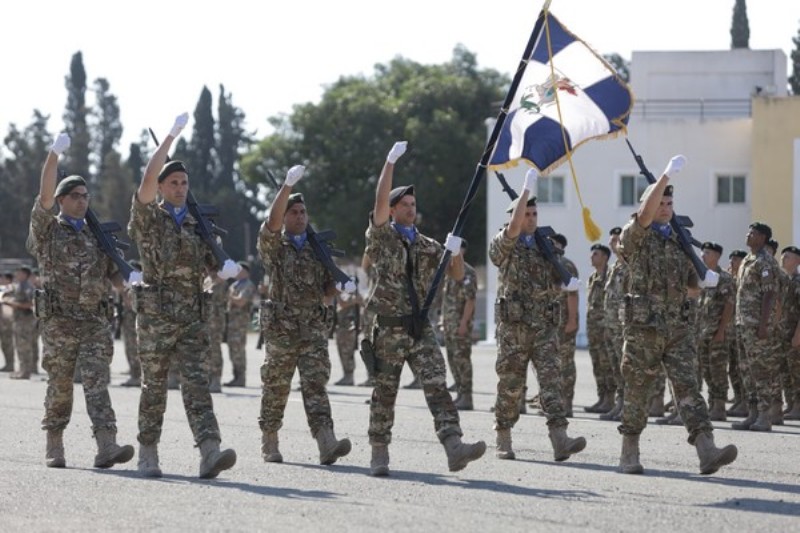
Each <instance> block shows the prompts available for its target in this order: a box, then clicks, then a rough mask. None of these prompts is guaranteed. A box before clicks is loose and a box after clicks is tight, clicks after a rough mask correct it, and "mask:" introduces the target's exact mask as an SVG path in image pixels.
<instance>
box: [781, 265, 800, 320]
mask: <svg viewBox="0 0 800 533" xmlns="http://www.w3.org/2000/svg"><path fill="white" fill-rule="evenodd" d="M781 274H782V278H783V283H782V284H781V329H782V330H783V331H784V332H785V333H787V334H789V335H793V334H794V330H795V328H796V327H797V323H798V322H799V321H800V274H798V273H794V274H792V275H791V276H789V275H788V274H786V273H785V272H781Z"/></svg>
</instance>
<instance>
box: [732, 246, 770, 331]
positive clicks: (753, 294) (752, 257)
mask: <svg viewBox="0 0 800 533" xmlns="http://www.w3.org/2000/svg"><path fill="white" fill-rule="evenodd" d="M736 284H737V288H736V325H737V326H753V327H758V326H759V324H760V323H761V305H762V302H763V299H764V295H766V294H767V293H770V292H771V293H773V294H774V296H775V300H774V303H773V307H772V309H771V310H770V315H769V317H768V325H769V326H770V327H775V326H776V325H777V324H775V313H776V311H777V309H778V305H779V302H780V292H779V291H780V268H778V263H777V262H776V261H775V258H774V257H772V255H770V254H769V253H768V252H767V251H766V250H765V249H763V248H762V249H761V250H759V251H758V252H756V253H755V254H754V253H752V252H751V253H749V254H747V256H746V257H745V258H744V259H742V264H741V265H739V273H738V277H737V279H736Z"/></svg>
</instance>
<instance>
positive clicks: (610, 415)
mask: <svg viewBox="0 0 800 533" xmlns="http://www.w3.org/2000/svg"><path fill="white" fill-rule="evenodd" d="M622 406H623V400H622V396H620V397H618V398H617V401H616V403H615V404H614V407H612V408H611V410H610V411H608V412H607V413H603V414H601V415H600V420H619V416H620V415H621V414H622Z"/></svg>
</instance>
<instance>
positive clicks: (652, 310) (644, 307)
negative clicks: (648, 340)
mask: <svg viewBox="0 0 800 533" xmlns="http://www.w3.org/2000/svg"><path fill="white" fill-rule="evenodd" d="M693 308H694V304H693V303H692V302H691V300H684V301H683V302H682V303H681V304H680V305H676V304H674V303H668V302H664V303H662V304H661V305H658V302H655V301H654V300H653V299H652V298H650V297H649V296H646V295H638V294H626V295H625V299H624V303H623V309H624V316H625V325H634V326H659V325H665V324H666V323H667V322H672V323H674V322H682V323H688V322H689V321H690V320H691V319H692V318H693V317H692V315H693Z"/></svg>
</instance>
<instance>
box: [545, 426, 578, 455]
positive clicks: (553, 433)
mask: <svg viewBox="0 0 800 533" xmlns="http://www.w3.org/2000/svg"><path fill="white" fill-rule="evenodd" d="M548 434H549V435H550V443H551V444H552V445H553V457H554V458H555V460H556V461H559V462H561V461H566V460H567V459H569V456H570V455H572V454H575V453H578V452H580V451H581V450H583V449H584V448H586V439H584V438H583V437H578V438H576V439H572V438H570V437H568V436H567V426H558V427H552V426H551V427H550V428H549V431H548Z"/></svg>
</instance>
